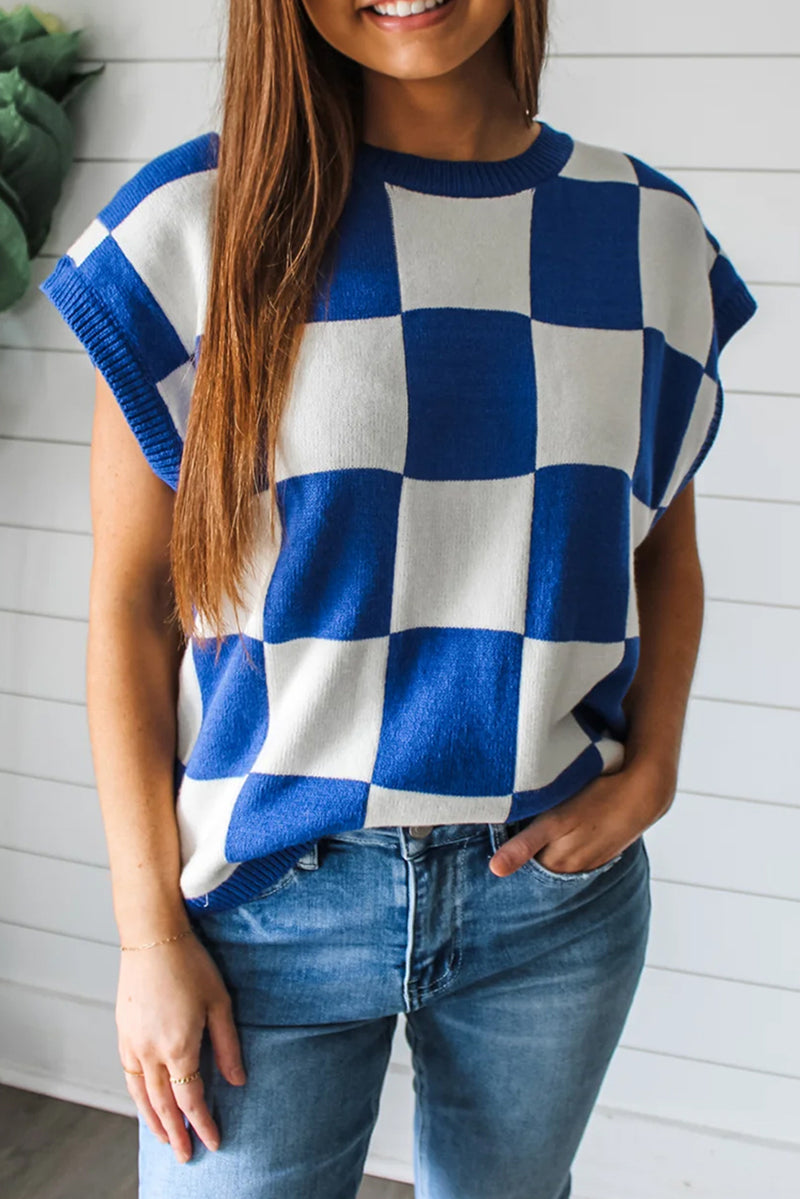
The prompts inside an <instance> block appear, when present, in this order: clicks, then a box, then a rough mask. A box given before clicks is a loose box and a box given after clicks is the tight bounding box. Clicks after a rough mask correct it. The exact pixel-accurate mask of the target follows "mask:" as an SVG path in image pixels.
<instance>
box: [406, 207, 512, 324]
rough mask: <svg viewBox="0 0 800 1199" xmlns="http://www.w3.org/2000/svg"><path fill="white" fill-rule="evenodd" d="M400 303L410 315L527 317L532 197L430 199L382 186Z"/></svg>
mask: <svg viewBox="0 0 800 1199" xmlns="http://www.w3.org/2000/svg"><path fill="white" fill-rule="evenodd" d="M386 190H387V192H388V193H389V199H390V202H391V205H392V219H393V222H394V237H395V245H396V247H397V267H398V272H399V277H400V300H401V305H402V308H403V311H404V312H407V311H408V310H409V309H411V308H498V309H503V310H505V311H507V312H521V313H522V314H523V315H525V316H530V312H531V294H530V253H529V251H528V247H529V245H530V227H531V204H532V196H533V193H532V191H531V190H530V189H528V190H526V191H521V192H519V193H517V194H516V195H510V196H479V197H478V196H475V197H473V196H432V195H425V194H422V193H421V192H415V191H409V190H407V189H406V188H404V187H399V186H397V185H394V184H387V186H386Z"/></svg>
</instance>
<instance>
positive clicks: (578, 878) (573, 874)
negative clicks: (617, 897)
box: [519, 853, 622, 886]
mask: <svg viewBox="0 0 800 1199" xmlns="http://www.w3.org/2000/svg"><path fill="white" fill-rule="evenodd" d="M620 861H622V854H621V853H618V854H616V855H615V856H614V857H613V858H609V860H608V861H607V862H602V863H601V864H600V865H599V866H593V867H592V869H591V870H549V869H548V867H547V866H543V865H542V863H541V862H539V861H537V859H536V858H528V860H527V862H523V863H522V865H521V866H520V867H519V869H520V870H528V871H531V872H532V873H534V874H537V875H539V877H540V878H542V879H543V880H544V881H546V882H552V883H556V884H559V885H563V886H569V885H570V884H571V883H588V882H591V880H592V879H593V878H596V877H597V876H598V875H600V874H605V872H606V871H607V870H610V869H611V867H612V866H616V864H617V862H620Z"/></svg>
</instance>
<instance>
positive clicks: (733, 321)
mask: <svg viewBox="0 0 800 1199" xmlns="http://www.w3.org/2000/svg"><path fill="white" fill-rule="evenodd" d="M757 309H758V304H757V303H756V300H755V297H754V296H753V294H752V293H751V292H750V291H749V290H748V288H747V286H746V285H745V283H744V282H743V280H741V279H739V281H738V282H737V284H736V286H735V287H733V288H731V290H730V291H729V292H728V294H727V295H726V296H725V299H724V300H722V301H721V302H720V303H719V304H718V305H717V307H716V321H717V353H718V354H719V353H721V351H722V349H723V347H724V346H726V345H727V344H728V342H729V341H730V339H731V338H732V337H733V335H734V333H736V332H737V331H738V330H739V329H741V327H742V325H744V324H745V323H746V322H747V321H749V320H750V317H751V316H753V315H754V313H755V312H756V311H757Z"/></svg>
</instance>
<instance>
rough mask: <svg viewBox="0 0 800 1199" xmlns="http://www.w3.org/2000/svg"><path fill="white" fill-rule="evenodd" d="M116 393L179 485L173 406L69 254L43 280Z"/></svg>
mask: <svg viewBox="0 0 800 1199" xmlns="http://www.w3.org/2000/svg"><path fill="white" fill-rule="evenodd" d="M39 291H41V292H42V293H43V294H44V295H46V296H47V298H48V300H50V302H51V303H52V304H53V305H54V306H55V307H56V309H57V310H58V312H59V313H60V314H61V316H62V317H63V319H64V320H65V321H66V323H67V325H69V327H70V329H72V331H73V333H74V334H75V336H76V337H77V338H78V340H79V341H80V342H81V343H82V345H83V346H84V347H85V348H86V351H87V353H88V355H89V358H90V359H91V361H92V364H93V365H94V366H96V367H97V368H98V370H99V371H100V372H101V374H102V375H103V376H104V378H105V379H106V381H107V383H108V385H109V387H110V388H111V390H112V391H113V393H114V395H115V396H116V398H117V400H118V402H119V405H120V407H121V409H122V411H123V413H124V415H125V419H126V420H127V422H128V424H129V425H130V427H131V429H132V430H133V432H134V434H135V436H136V439H137V441H138V442H139V444H140V446H141V447H142V450H143V452H144V455H145V457H146V458H147V461H148V462H149V464H150V466H151V467H152V469H153V470H154V471H155V473H156V474H157V475H158V477H159V478H160V479H163V481H164V482H165V483H167V484H168V486H170V487H171V488H172V489H173V491H174V490H176V489H177V486H178V476H179V472H180V462H181V455H182V452H183V442H182V441H181V438H180V434H179V433H178V430H177V429H176V428H175V425H174V424H173V421H172V418H171V416H170V414H169V410H168V408H167V406H166V404H165V402H164V400H163V398H162V397H161V395H160V394H159V392H158V389H157V388H156V386H155V384H154V383H153V382H152V381H151V380H150V378H149V376H148V374H147V371H146V369H145V368H144V366H143V365H142V363H141V362H139V360H138V358H137V356H136V354H135V353H134V351H133V350H132V348H131V346H130V343H129V342H128V340H127V338H126V337H125V333H124V331H123V329H122V327H121V326H120V324H119V322H118V321H117V320H116V318H115V316H114V314H113V313H112V312H111V311H110V309H109V308H108V307H107V306H106V304H105V303H104V301H103V298H102V297H101V296H100V295H99V293H98V292H97V291H96V290H95V289H94V288H93V287H92V286H91V284H90V283H88V282H87V281H86V279H85V277H84V276H83V275H82V273H81V271H80V269H79V268H78V267H77V266H76V264H75V261H74V260H73V259H72V258H70V257H69V255H68V254H65V255H63V256H62V257H61V258H59V260H58V262H57V263H56V265H55V267H54V268H53V270H52V271H51V273H50V274H49V275H48V276H47V278H46V279H45V280H43V282H42V283H40V284H39Z"/></svg>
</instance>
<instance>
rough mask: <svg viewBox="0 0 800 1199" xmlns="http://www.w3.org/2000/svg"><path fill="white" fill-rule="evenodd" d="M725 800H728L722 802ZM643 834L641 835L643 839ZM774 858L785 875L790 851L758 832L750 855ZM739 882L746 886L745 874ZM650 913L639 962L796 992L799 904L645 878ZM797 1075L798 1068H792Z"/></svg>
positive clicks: (748, 883)
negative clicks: (646, 939) (644, 957)
mask: <svg viewBox="0 0 800 1199" xmlns="http://www.w3.org/2000/svg"><path fill="white" fill-rule="evenodd" d="M728 803H729V805H730V806H733V803H732V801H730V800H729V801H728ZM648 836H649V835H648V834H646V839H648ZM768 848H769V850H770V851H771V852H770V855H769V856H770V859H771V860H774V859H777V860H778V870H781V867H783V872H784V873H786V872H787V870H788V867H789V865H790V861H791V858H792V857H793V856H794V859H795V864H796V862H797V858H796V854H794V855H793V854H792V853H791V851H790V850H789V849H788V848H786V849H784V850H780V849H778V848H776V847H774V846H772V845H771V843H770V842H769V841H768V840H767V839H766V837H765V836H762V837H761V838H760V839H759V840H758V841H757V842H756V845H755V846H754V847H753V849H752V851H751V852H752V855H753V857H759V856H762V857H764V858H766V857H767V853H766V851H767V849H768ZM741 886H742V887H743V888H746V889H747V890H748V891H750V890H751V889H752V888H753V884H752V881H751V879H750V878H749V877H748V876H747V875H745V876H744V877H743V878H742V879H741ZM652 895H653V912H652V916H651V928H650V941H649V944H648V949H647V961H648V964H649V965H650V966H654V967H659V968H661V969H664V970H679V971H681V972H687V973H690V974H698V975H699V974H704V975H709V976H712V977H714V978H717V979H723V980H724V979H728V980H731V981H735V982H740V983H752V984H757V985H759V986H765V987H783V988H786V989H787V990H791V991H796V992H797V993H798V995H800V903H798V902H797V900H794V901H790V900H787V899H768V898H764V897H762V896H756V895H751V894H745V893H741V894H736V893H735V892H732V891H717V890H714V889H713V888H711V887H708V886H706V887H704V889H702V890H700V889H698V888H697V887H687V886H684V885H682V884H681V883H667V882H656V881H654V882H653V883H652ZM799 1073H800V1071H799Z"/></svg>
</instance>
